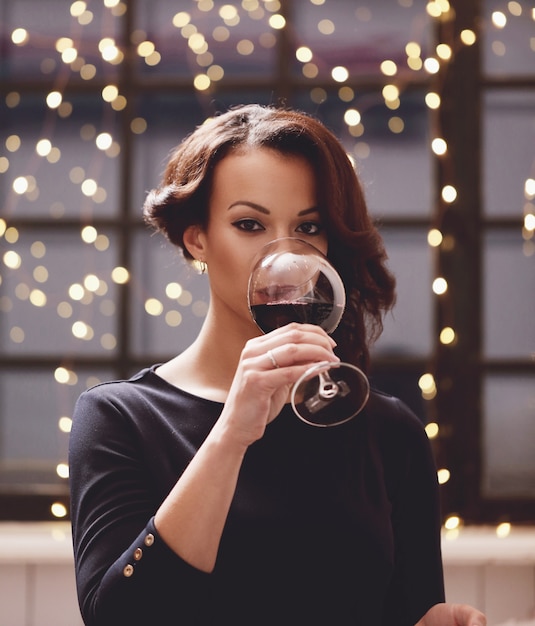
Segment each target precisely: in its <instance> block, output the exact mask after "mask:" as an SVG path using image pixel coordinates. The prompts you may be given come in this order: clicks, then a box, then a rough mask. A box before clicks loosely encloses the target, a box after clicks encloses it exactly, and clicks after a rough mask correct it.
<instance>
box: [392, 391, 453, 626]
mask: <svg viewBox="0 0 535 626" xmlns="http://www.w3.org/2000/svg"><path fill="white" fill-rule="evenodd" d="M393 400H394V399H393ZM394 402H396V403H397V409H398V413H399V418H400V419H399V421H396V420H393V421H391V422H390V424H389V429H390V433H389V434H388V436H386V437H384V438H382V439H381V441H382V442H383V445H384V449H383V455H384V457H385V458H388V459H389V463H388V466H387V468H386V471H387V473H388V475H387V476H386V484H387V489H388V491H389V498H390V501H391V505H392V513H391V523H392V531H393V536H394V571H393V575H392V580H391V584H390V587H389V592H388V596H387V601H386V603H385V615H384V618H383V623H384V626H391V625H393V624H396V626H413V625H414V624H415V623H416V622H417V621H418V620H419V619H420V618H421V617H422V616H423V615H424V614H425V613H426V612H427V611H428V609H429V608H431V606H433V605H434V604H437V603H439V602H444V589H443V571H442V560H441V546H440V526H441V520H440V502H439V491H438V482H437V475H436V470H435V463H434V458H433V456H432V451H431V446H430V444H429V441H428V438H427V435H426V433H425V430H424V428H423V426H422V424H421V423H419V422H418V421H416V420H412V421H409V422H407V421H406V420H405V419H403V418H402V416H403V413H404V412H406V407H404V405H402V404H401V403H400V402H399V401H397V400H394ZM407 451H410V452H409V453H407Z"/></svg>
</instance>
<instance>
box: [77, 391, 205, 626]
mask: <svg viewBox="0 0 535 626" xmlns="http://www.w3.org/2000/svg"><path fill="white" fill-rule="evenodd" d="M108 389H109V387H107V386H105V385H104V386H99V387H96V388H94V389H93V390H91V391H90V392H86V393H84V394H82V396H81V397H80V399H79V400H78V403H77V405H76V409H75V414H74V420H73V431H72V433H71V440H70V467H71V476H70V481H71V508H72V526H73V540H74V551H75V562H76V576H77V583H78V595H79V601H80V608H81V612H82V615H83V618H84V621H85V623H86V624H87V625H88V626H91V625H95V626H97V625H98V626H107V625H108V624H110V625H111V624H114V625H115V626H116V625H117V624H142V623H145V624H148V623H165V622H164V620H162V621H158V613H159V609H160V608H161V607H166V606H167V605H168V598H169V597H173V598H176V605H177V615H176V619H174V620H173V623H176V624H177V625H178V624H190V623H192V621H191V620H190V618H189V615H190V613H191V610H193V609H190V607H193V606H194V605H195V604H196V602H197V601H198V597H199V595H200V594H201V592H202V588H203V586H204V585H205V584H206V579H207V575H206V574H204V573H202V572H200V571H198V570H196V569H194V568H193V567H191V566H190V565H188V564H187V563H185V562H184V561H182V560H181V559H180V558H179V557H178V556H177V555H176V554H175V553H174V552H172V551H171V550H170V549H169V548H168V547H167V545H166V544H165V543H164V542H163V541H162V540H161V539H160V537H159V536H158V533H157V532H156V529H155V528H154V525H153V515H154V513H155V510H156V508H157V506H158V499H159V498H158V496H157V494H158V493H162V495H163V493H164V492H165V489H166V486H165V485H157V484H156V482H155V481H157V480H158V479H159V478H161V477H158V476H154V475H151V473H150V464H148V463H147V462H146V460H147V455H151V454H154V452H155V451H154V448H153V446H152V445H151V441H150V440H149V441H143V439H142V438H141V436H140V435H141V433H140V432H139V431H138V430H137V429H136V428H135V425H134V424H132V423H131V422H130V421H128V420H127V419H126V415H125V412H126V410H127V409H130V407H127V406H125V405H124V404H121V402H122V398H121V393H119V394H115V397H111V398H110V394H109V393H105V392H106V391H108ZM136 399H137V400H138V401H139V402H140V403H141V404H139V405H138V410H139V411H140V412H141V413H142V414H144V415H145V418H146V419H147V420H148V421H149V423H150V419H151V412H150V410H145V409H144V407H143V398H142V397H138V398H134V399H133V400H134V401H135V400H136ZM131 402H132V399H131V398H130V397H129V396H128V404H131ZM161 452H162V453H163V454H164V453H165V450H164V449H163V448H162V451H161ZM164 617H165V619H167V620H169V619H171V616H170V615H166V616H164Z"/></svg>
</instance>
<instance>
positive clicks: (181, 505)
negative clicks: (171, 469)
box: [155, 420, 247, 572]
mask: <svg viewBox="0 0 535 626" xmlns="http://www.w3.org/2000/svg"><path fill="white" fill-rule="evenodd" d="M246 449H247V447H245V446H243V445H241V444H240V443H239V442H237V441H236V440H235V439H234V438H232V437H231V436H229V433H228V429H227V428H226V427H225V425H224V423H222V422H221V420H219V421H218V422H217V423H216V425H215V426H214V428H213V430H212V432H211V433H210V435H209V436H208V437H207V438H206V441H205V442H204V443H203V445H202V446H201V447H200V448H199V451H198V452H197V454H196V455H195V456H194V458H193V459H192V461H191V462H190V464H189V465H188V467H187V468H186V470H185V471H184V473H183V474H182V476H181V477H180V478H179V480H178V481H177V483H176V484H175V486H174V488H173V489H172V490H171V492H170V493H169V495H168V496H167V498H166V499H165V500H164V502H163V503H162V505H161V506H160V508H159V509H158V511H157V512H156V516H155V526H156V528H157V530H158V532H159V534H160V535H161V537H162V539H163V540H164V541H165V542H166V543H167V544H168V546H169V547H170V548H171V549H172V550H173V551H174V552H176V554H178V555H179V556H180V557H181V558H182V559H184V560H185V561H187V562H188V563H189V564H190V565H192V566H193V567H196V568H197V569H199V570H201V571H204V572H211V571H212V570H213V568H214V566H215V562H216V558H217V552H218V549H219V543H220V540H221V535H222V532H223V528H224V525H225V522H226V519H227V515H228V511H229V509H230V505H231V502H232V498H233V496H234V492H235V490H236V483H237V480H238V475H239V472H240V468H241V464H242V461H243V457H244V455H245V452H246Z"/></svg>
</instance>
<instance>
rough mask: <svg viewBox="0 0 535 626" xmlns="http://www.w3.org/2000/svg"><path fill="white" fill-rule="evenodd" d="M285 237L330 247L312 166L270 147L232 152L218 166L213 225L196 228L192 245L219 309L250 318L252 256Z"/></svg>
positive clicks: (221, 312)
mask: <svg viewBox="0 0 535 626" xmlns="http://www.w3.org/2000/svg"><path fill="white" fill-rule="evenodd" d="M193 228H194V229H195V228H196V227H193ZM280 237H298V238H300V239H304V240H305V241H308V242H309V243H311V244H312V245H314V246H316V247H317V248H319V249H320V250H321V251H322V252H323V253H324V254H326V252H327V236H326V233H325V230H324V227H323V225H322V221H321V217H320V213H319V208H318V206H317V198H316V183H315V179H314V171H313V168H312V166H311V165H310V164H309V163H308V162H307V161H306V160H305V159H304V158H303V157H300V156H293V155H292V156H289V155H283V154H281V153H279V152H277V151H275V150H272V149H269V148H256V149H251V150H249V151H246V152H234V153H230V154H229V155H228V156H226V157H225V158H224V159H222V160H221V161H220V162H219V163H218V164H217V165H216V167H215V170H214V175H213V184H212V193H211V197H210V201H209V213H208V225H207V228H206V229H205V230H199V229H198V228H197V230H196V234H195V239H196V241H197V245H198V248H197V249H196V250H191V248H190V246H188V248H190V252H192V254H193V256H194V257H196V258H197V259H202V260H204V261H205V262H206V263H207V265H208V275H209V277H210V287H211V298H212V306H213V307H217V308H216V309H215V310H216V311H217V313H218V314H219V315H224V314H225V312H228V313H230V314H232V315H233V316H236V315H238V316H239V317H240V319H242V320H243V321H244V320H247V322H248V323H251V318H250V314H249V310H248V306H247V283H248V280H249V275H250V272H251V269H252V265H253V259H254V257H255V256H256V254H257V252H258V251H259V250H260V248H262V246H264V245H265V244H266V243H268V242H269V241H272V240H273V239H278V238H280Z"/></svg>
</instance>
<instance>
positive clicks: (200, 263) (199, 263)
mask: <svg viewBox="0 0 535 626" xmlns="http://www.w3.org/2000/svg"><path fill="white" fill-rule="evenodd" d="M195 265H196V266H197V269H198V270H199V274H206V272H207V270H208V265H207V263H206V261H202V260H200V259H195Z"/></svg>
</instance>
